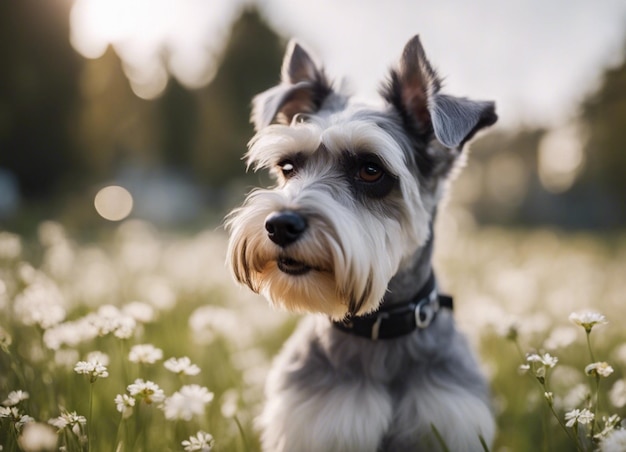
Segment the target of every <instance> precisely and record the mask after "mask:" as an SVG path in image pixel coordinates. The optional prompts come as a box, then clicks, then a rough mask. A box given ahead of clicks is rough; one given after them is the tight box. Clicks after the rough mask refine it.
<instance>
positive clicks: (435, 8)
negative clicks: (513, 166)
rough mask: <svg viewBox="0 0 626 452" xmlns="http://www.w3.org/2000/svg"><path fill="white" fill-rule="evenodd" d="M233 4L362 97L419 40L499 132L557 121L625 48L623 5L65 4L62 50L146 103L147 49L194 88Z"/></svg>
mask: <svg viewBox="0 0 626 452" xmlns="http://www.w3.org/2000/svg"><path fill="white" fill-rule="evenodd" d="M244 3H255V4H258V7H259V8H260V10H261V11H262V13H263V14H264V15H265V16H266V17H267V19H268V21H269V22H270V23H271V24H272V25H273V26H274V27H275V28H276V29H277V30H278V31H279V32H280V33H281V34H282V35H284V36H285V37H286V38H288V37H296V38H297V39H298V40H300V41H301V42H302V43H303V44H305V45H306V46H307V47H308V48H309V49H311V50H312V51H313V52H314V53H316V54H317V56H318V57H319V59H320V60H321V61H323V62H324V65H325V66H326V68H327V72H328V73H329V75H330V76H331V77H336V78H341V77H345V78H346V79H347V80H348V82H349V86H351V87H352V89H353V91H356V92H357V93H358V94H361V95H363V96H364V97H374V95H375V92H376V89H377V88H378V84H379V82H380V80H381V79H382V78H384V77H385V75H386V73H387V70H388V68H389V67H390V65H392V64H393V63H394V62H395V61H396V60H397V59H398V57H399V55H400V53H401V51H402V48H403V46H404V44H405V42H406V41H407V40H408V39H409V38H410V37H411V36H413V35H414V34H420V35H421V38H422V42H423V44H424V47H425V49H426V52H427V54H428V56H429V58H430V60H431V62H432V63H433V65H434V66H435V67H436V68H437V69H438V70H439V72H440V74H441V75H443V76H444V77H445V80H446V85H445V86H446V89H447V91H448V92H449V93H451V94H456V95H460V96H469V97H473V98H483V99H494V100H496V102H497V103H498V111H499V114H500V117H501V123H503V124H505V125H515V124H519V123H527V124H541V123H544V124H545V123H547V124H549V125H560V124H562V123H564V122H566V121H567V119H568V118H570V117H571V116H572V114H573V112H574V108H575V106H576V105H577V103H578V102H579V101H580V100H581V99H582V98H583V97H584V96H585V95H586V94H588V93H589V92H591V91H593V89H594V87H595V86H597V83H598V76H599V74H600V73H601V71H602V68H603V67H606V66H607V65H614V64H617V63H619V62H620V61H621V60H620V59H621V56H622V54H623V52H622V50H623V49H624V46H625V44H626V36H625V31H626V2H625V1H623V0H601V1H597V2H591V1H589V0H523V1H522V0H517V1H515V0H514V1H498V0H474V1H471V2H468V1H462V0H437V1H431V2H427V1H408V0H404V1H402V0H385V1H375V0H315V1H310V0H257V1H254V0H237V1H235V0H211V1H206V0H76V3H75V6H74V10H73V13H72V37H71V39H72V43H73V45H74V47H75V48H76V49H77V50H78V51H79V52H81V53H82V54H83V55H85V56H87V57H92V58H93V57H98V56H99V55H101V54H102V52H103V51H104V49H105V48H106V45H107V44H108V43H112V44H114V46H115V49H116V51H117V52H118V54H119V55H120V56H121V58H122V59H123V60H124V62H125V70H126V74H127V75H128V76H129V78H130V79H131V83H132V85H133V89H134V90H135V92H136V93H137V94H138V95H141V96H142V97H148V98H149V97H154V96H155V95H158V93H159V92H160V91H161V90H162V89H163V87H164V86H165V80H166V68H165V67H164V66H163V65H162V64H161V63H160V60H159V59H158V58H157V55H158V52H159V50H158V49H159V48H162V45H163V44H164V43H166V45H167V47H168V48H169V56H168V58H169V69H170V71H171V72H172V73H174V75H175V76H176V77H177V78H179V79H180V80H181V81H182V82H183V83H186V84H187V85H189V86H201V85H202V84H204V83H206V82H207V81H208V80H210V78H211V76H212V74H213V73H214V64H215V58H216V55H218V54H219V52H220V51H221V49H222V48H223V47H222V46H223V45H224V37H226V36H228V30H229V29H230V25H231V24H232V23H233V21H234V20H235V19H236V17H237V14H238V11H239V7H240V5H242V4H244Z"/></svg>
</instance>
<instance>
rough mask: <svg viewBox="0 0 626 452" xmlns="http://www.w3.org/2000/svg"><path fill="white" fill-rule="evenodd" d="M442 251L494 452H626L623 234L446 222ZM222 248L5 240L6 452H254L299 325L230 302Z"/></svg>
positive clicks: (116, 238) (441, 270) (137, 239)
mask: <svg viewBox="0 0 626 452" xmlns="http://www.w3.org/2000/svg"><path fill="white" fill-rule="evenodd" d="M461 231H463V232H461ZM436 243H437V245H436V247H437V249H436V269H437V271H438V274H439V278H440V281H441V285H442V287H443V288H444V289H445V290H446V291H447V292H449V293H451V294H453V295H454V297H455V310H456V317H457V319H458V323H459V325H460V327H461V329H462V330H463V331H464V332H466V333H467V335H468V336H469V338H470V340H471V342H472V343H473V345H474V347H475V349H476V351H477V353H478V354H479V356H480V359H481V362H482V363H483V365H484V370H485V372H486V373H487V375H488V376H489V378H490V381H491V382H492V388H493V400H494V410H495V412H496V415H497V421H498V427H499V434H498V437H497V439H496V443H495V445H494V446H493V450H494V451H538V450H546V451H554V450H558V451H561V450H584V451H592V450H596V449H598V448H599V447H600V448H601V449H602V450H605V451H620V450H626V430H622V426H623V424H622V421H621V418H622V417H626V408H625V407H626V380H625V377H626V376H625V375H624V369H625V368H626V329H625V328H624V326H623V320H622V319H624V318H626V278H625V276H626V236H623V235H621V236H620V235H618V234H614V235H610V236H604V237H601V238H600V237H597V236H592V235H586V234H564V233H557V232H554V231H550V230H537V231H508V230H504V229H498V228H486V229H485V228H480V229H479V228H475V227H473V226H472V225H471V224H470V223H468V224H464V223H463V222H461V221H459V220H456V221H453V220H451V219H447V220H446V218H442V221H441V224H439V226H438V238H437V242H436ZM225 248H226V239H225V236H224V234H223V232H222V231H220V230H207V231H201V232H198V233H194V234H192V233H188V234H172V233H164V232H160V231H157V230H156V229H155V228H153V227H152V226H151V225H149V224H146V223H143V222H139V221H136V220H132V221H127V222H125V223H122V224H121V225H120V226H119V227H117V228H116V229H115V230H111V231H108V232H106V233H105V232H103V233H101V235H100V236H99V237H98V239H97V240H95V241H93V240H92V241H89V242H78V241H75V240H74V239H73V238H72V237H70V236H68V234H67V232H66V231H65V230H64V229H63V227H62V226H61V225H59V224H57V223H53V222H45V223H42V224H41V225H40V226H39V229H38V234H37V236H36V237H34V238H30V239H27V238H25V237H20V236H18V235H16V234H13V233H9V232H0V445H2V447H1V448H0V449H1V450H2V451H14V450H27V451H30V450H32V451H35V450H58V449H59V448H61V447H62V448H64V450H66V451H86V450H89V451H114V450H115V451H168V450H172V451H183V450H184V451H208V450H214V451H256V450H258V449H259V442H258V434H257V432H256V431H255V429H254V417H255V415H256V414H257V413H258V412H259V409H260V406H261V404H262V402H263V384H264V380H265V375H266V372H267V369H268V368H269V365H270V364H271V359H272V356H273V355H274V354H275V353H276V352H277V351H278V350H279V348H280V345H281V344H282V342H283V341H284V339H285V338H286V337H287V336H288V335H289V333H290V332H291V331H292V330H293V328H294V326H295V325H296V323H297V320H298V317H297V316H293V315H289V314H285V313H280V312H275V311H272V310H271V309H270V308H269V307H268V306H267V304H266V302H264V301H263V300H262V299H260V298H258V297H256V296H254V295H252V294H250V293H249V292H248V291H246V290H244V289H242V288H238V287H236V286H235V284H234V283H233V282H232V278H231V277H230V275H229V273H228V270H227V269H226V268H225V266H224V256H225Z"/></svg>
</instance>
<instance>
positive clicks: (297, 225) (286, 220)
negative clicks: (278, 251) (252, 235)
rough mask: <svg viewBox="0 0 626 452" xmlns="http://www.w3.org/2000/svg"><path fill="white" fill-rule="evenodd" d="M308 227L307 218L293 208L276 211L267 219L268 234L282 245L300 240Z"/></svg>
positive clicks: (272, 239)
mask: <svg viewBox="0 0 626 452" xmlns="http://www.w3.org/2000/svg"><path fill="white" fill-rule="evenodd" d="M306 228H307V222H306V219H305V218H304V217H303V216H302V215H300V214H299V213H297V212H294V211H293V210H283V211H281V212H274V213H271V214H269V215H268V216H267V218H266V219H265V230H266V231H267V236H268V237H269V239H270V240H271V241H272V242H274V243H275V244H276V245H279V246H282V247H285V246H287V245H289V244H291V243H293V242H295V241H296V240H298V238H299V237H300V236H301V235H302V233H303V232H304V231H305V230H306Z"/></svg>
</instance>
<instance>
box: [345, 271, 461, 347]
mask: <svg viewBox="0 0 626 452" xmlns="http://www.w3.org/2000/svg"><path fill="white" fill-rule="evenodd" d="M440 308H448V309H452V297H449V296H447V295H442V294H440V293H439V292H438V291H437V282H436V280H435V275H434V274H433V273H431V274H430V277H429V278H428V281H426V284H424V286H423V287H422V288H421V289H420V291H419V293H418V294H417V295H416V296H415V298H414V299H412V300H409V301H408V302H406V303H402V304H394V305H391V306H384V305H383V306H381V307H380V309H379V310H378V311H376V312H373V313H371V314H367V315H363V316H358V317H347V318H346V319H344V320H341V321H334V322H332V323H333V326H334V327H335V328H338V329H340V330H341V331H344V332H346V333H350V334H354V335H357V336H361V337H366V338H368V339H372V340H378V339H393V338H396V337H400V336H404V335H405V334H409V333H412V332H413V331H415V330H416V329H418V328H419V329H424V328H426V327H428V325H430V324H431V322H432V321H433V320H434V318H435V316H436V315H437V312H438V311H439V309H440Z"/></svg>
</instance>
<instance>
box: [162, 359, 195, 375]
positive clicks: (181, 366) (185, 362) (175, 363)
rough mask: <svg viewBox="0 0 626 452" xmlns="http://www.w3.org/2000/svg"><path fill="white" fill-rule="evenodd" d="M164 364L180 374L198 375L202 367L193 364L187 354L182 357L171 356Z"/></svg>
mask: <svg viewBox="0 0 626 452" xmlns="http://www.w3.org/2000/svg"><path fill="white" fill-rule="evenodd" d="M163 365H164V366H165V368H166V369H167V370H169V371H170V372H174V373H175V374H179V375H198V374H199V373H200V368H199V367H198V366H196V365H195V364H192V363H191V360H190V359H189V358H188V357H187V356H183V357H182V358H170V359H168V360H167V361H165V362H164V363H163Z"/></svg>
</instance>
